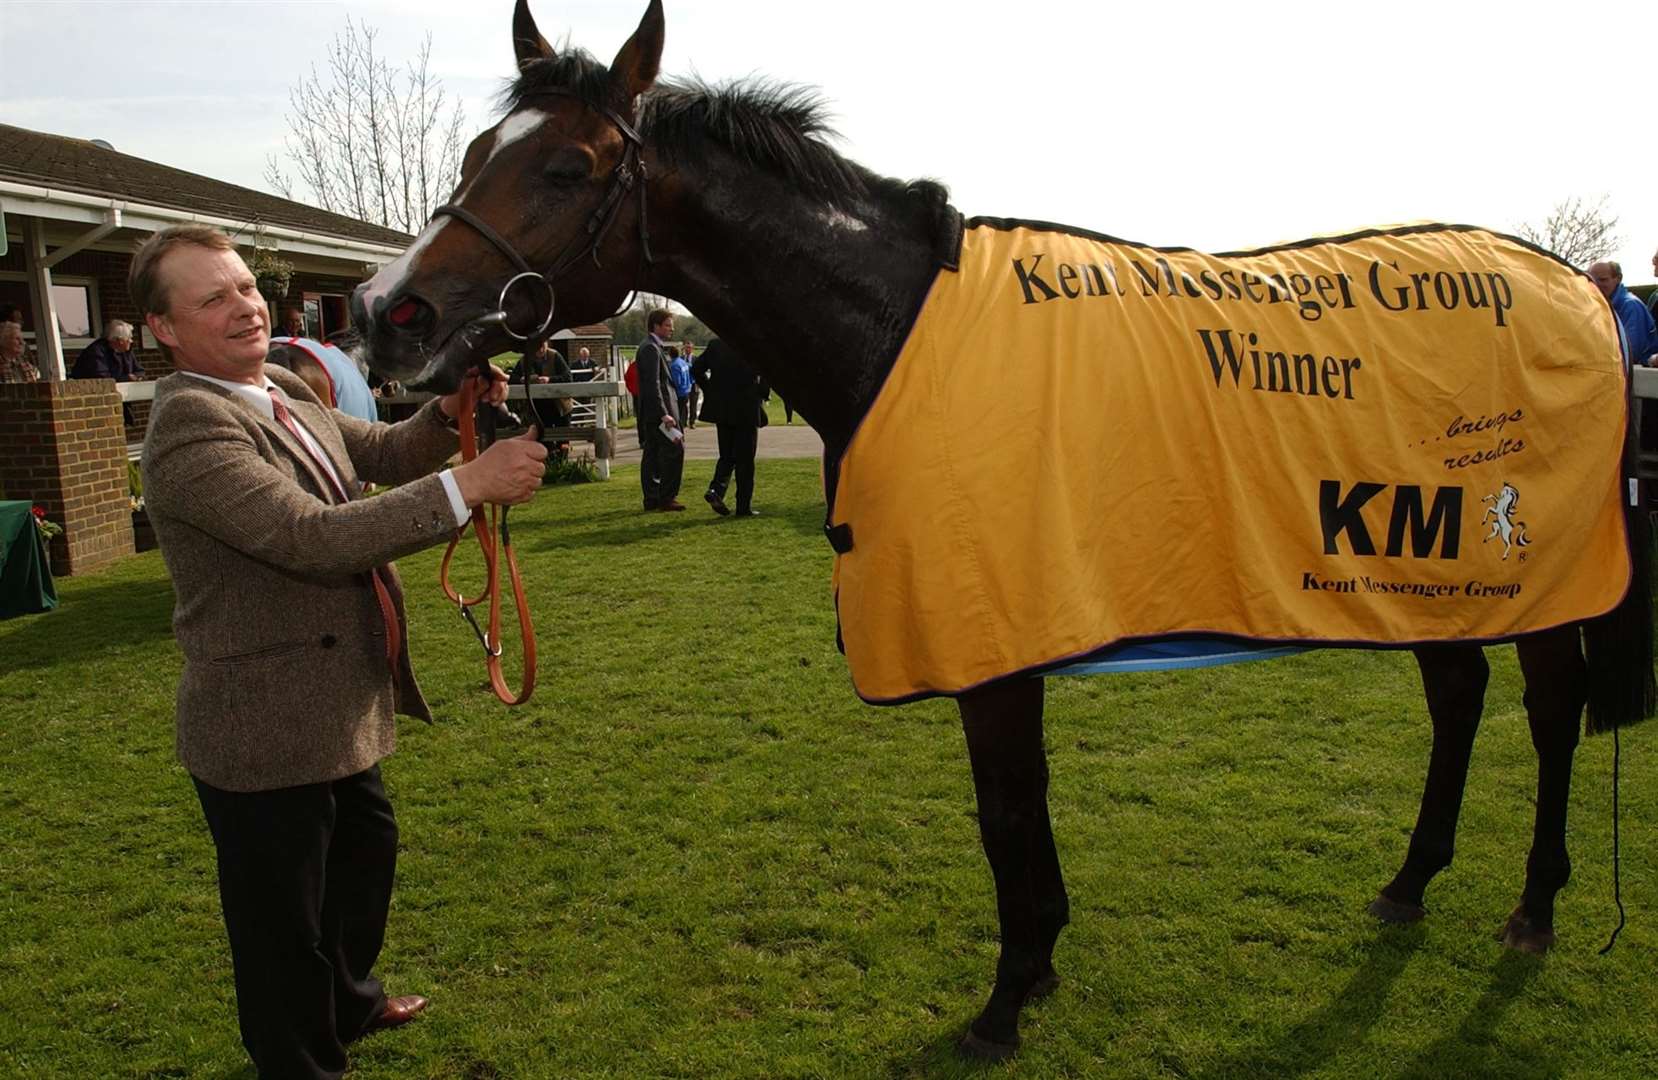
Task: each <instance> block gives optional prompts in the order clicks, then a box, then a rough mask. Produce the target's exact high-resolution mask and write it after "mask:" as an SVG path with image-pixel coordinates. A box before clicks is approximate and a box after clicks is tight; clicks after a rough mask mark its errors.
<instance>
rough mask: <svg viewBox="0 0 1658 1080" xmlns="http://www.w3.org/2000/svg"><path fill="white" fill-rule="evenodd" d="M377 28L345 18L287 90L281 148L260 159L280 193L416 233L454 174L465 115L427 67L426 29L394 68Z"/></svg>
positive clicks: (429, 43)
mask: <svg viewBox="0 0 1658 1080" xmlns="http://www.w3.org/2000/svg"><path fill="white" fill-rule="evenodd" d="M376 34H377V31H376V30H374V29H373V28H371V27H370V26H368V24H367V23H353V22H352V21H351V20H350V19H347V20H346V24H345V29H344V30H342V31H340V32H339V33H338V34H336V35H334V40H333V42H332V43H331V44H330V45H329V48H328V71H327V77H326V78H324V76H323V75H321V74H319V73H318V71H317V69H316V68H315V66H313V67H312V69H311V74H310V75H309V76H308V77H306V78H304V79H302V80H300V83H299V85H298V86H296V87H294V88H293V89H292V90H290V91H289V92H288V103H289V106H290V112H289V115H288V135H287V136H286V137H285V138H284V139H283V144H284V146H285V147H286V148H287V153H286V155H285V156H284V157H281V158H279V157H277V156H276V155H272V156H271V157H269V158H267V159H266V162H265V182H266V183H268V184H270V185H271V187H272V188H274V189H275V190H276V191H278V192H280V193H281V194H282V195H283V196H284V197H285V198H289V199H292V198H295V197H296V196H295V194H294V190H295V188H296V187H299V188H300V189H301V190H303V191H307V192H309V195H310V198H309V201H310V202H311V203H312V204H313V205H316V206H320V207H321V208H322V209H324V210H331V211H333V212H334V213H337V214H346V215H349V216H351V217H354V218H358V219H359V220H362V221H370V222H374V223H375V224H377V225H386V226H389V227H390V228H393V229H400V230H402V231H403V232H410V233H412V232H418V231H419V230H420V227H421V226H422V225H423V224H425V222H426V219H427V218H429V217H431V215H432V211H433V210H434V209H436V208H437V207H438V206H439V205H441V204H442V202H443V201H444V199H445V198H447V197H448V195H449V193H450V191H452V190H453V189H454V186H455V181H456V179H457V178H458V177H459V175H460V165H461V150H462V131H463V125H464V123H465V116H464V113H463V112H462V110H461V106H460V103H459V102H458V101H452V100H451V99H450V97H449V95H448V93H447V92H446V91H445V90H444V89H443V86H442V84H441V83H439V82H438V80H437V78H436V76H434V75H433V74H432V71H431V56H432V35H431V34H427V35H426V40H425V41H424V42H423V43H422V45H421V47H420V52H419V53H418V54H417V55H416V57H415V59H414V60H412V61H410V62H409V64H408V66H407V67H406V68H405V69H403V70H402V71H398V70H395V69H393V67H392V66H391V64H389V63H388V62H387V61H386V59H385V57H383V56H382V55H380V54H379V52H377V51H376V48H375V37H376Z"/></svg>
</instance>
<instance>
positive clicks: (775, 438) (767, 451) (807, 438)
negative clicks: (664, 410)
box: [612, 417, 823, 465]
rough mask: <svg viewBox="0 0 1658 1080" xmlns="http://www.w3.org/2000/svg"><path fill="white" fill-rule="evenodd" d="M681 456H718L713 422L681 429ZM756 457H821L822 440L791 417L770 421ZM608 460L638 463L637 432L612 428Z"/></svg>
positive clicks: (708, 458) (710, 459)
mask: <svg viewBox="0 0 1658 1080" xmlns="http://www.w3.org/2000/svg"><path fill="white" fill-rule="evenodd" d="M685 456H686V457H687V458H689V459H691V460H693V461H698V460H702V461H712V460H714V459H715V458H717V457H719V456H720V446H719V441H718V438H717V436H716V435H715V434H714V425H713V424H698V425H697V426H696V427H694V428H692V429H691V430H690V431H687V432H686V433H685ZM755 456H756V457H757V458H761V459H765V458H808V457H809V458H821V457H822V456H823V440H822V439H820V438H818V437H817V432H815V431H813V430H812V429H811V428H809V427H807V426H806V425H805V424H803V423H801V422H800V419H799V417H796V418H795V422H794V423H792V424H771V425H768V426H766V427H763V428H761V429H760V451H759V453H758V454H756V455H755ZM612 464H615V465H637V464H639V436H638V435H637V434H636V433H635V432H634V430H633V429H632V428H622V429H620V430H618V431H617V432H616V457H615V459H614V461H613V462H612Z"/></svg>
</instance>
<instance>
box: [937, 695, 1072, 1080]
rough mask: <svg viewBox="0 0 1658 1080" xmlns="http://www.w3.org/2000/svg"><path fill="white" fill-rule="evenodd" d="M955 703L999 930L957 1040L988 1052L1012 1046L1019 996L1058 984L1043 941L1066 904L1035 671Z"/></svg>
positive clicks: (1055, 933) (1064, 915)
mask: <svg viewBox="0 0 1658 1080" xmlns="http://www.w3.org/2000/svg"><path fill="white" fill-rule="evenodd" d="M958 704H959V706H960V708H961V723H962V730H963V732H964V733H965V734H966V736H967V752H968V757H969V759H970V760H971V762H972V766H973V790H974V793H975V795H976V796H977V798H978V807H979V838H980V840H981V841H982V842H983V844H984V852H985V855H986V857H987V858H988V859H989V860H990V872H991V876H992V877H993V878H994V879H995V882H996V914H997V919H998V922H999V923H1000V928H1001V937H1002V952H1001V957H1000V958H999V960H998V961H997V963H996V985H995V988H994V989H993V990H992V991H991V993H990V1000H989V1002H987V1003H986V1005H985V1007H984V1009H983V1011H981V1012H980V1013H979V1016H978V1018H977V1019H975V1020H974V1021H973V1023H972V1025H971V1026H970V1027H969V1028H968V1031H967V1034H966V1035H965V1036H963V1038H962V1042H961V1046H962V1049H963V1051H965V1052H966V1053H968V1054H970V1055H972V1056H974V1057H981V1058H990V1059H998V1058H1005V1057H1007V1056H1008V1055H1009V1054H1011V1053H1013V1052H1014V1050H1016V1049H1018V1046H1019V1010H1020V1009H1021V1008H1022V1007H1023V1006H1024V1004H1025V1002H1026V1001H1027V1000H1029V999H1030V998H1031V997H1033V996H1040V995H1042V994H1045V993H1048V992H1050V991H1052V990H1053V989H1054V988H1055V987H1056V986H1057V985H1058V983H1059V977H1058V975H1057V974H1055V972H1054V968H1053V948H1054V942H1055V941H1057V940H1058V938H1059V932H1060V930H1061V929H1062V928H1063V927H1064V926H1065V924H1066V923H1067V922H1068V921H1069V919H1070V904H1069V900H1068V899H1067V897H1066V895H1065V883H1064V880H1063V878H1062V876H1061V874H1060V869H1059V855H1058V853H1057V851H1056V850H1055V848H1054V842H1053V831H1052V827H1051V825H1050V821H1049V817H1048V759H1047V753H1046V751H1045V749H1044V748H1043V745H1042V680H1041V679H1019V680H1015V681H1011V682H1007V683H999V684H997V685H994V686H990V687H985V688H983V689H979V690H974V691H972V692H970V693H967V694H963V695H962V696H961V698H960V699H959V701H958Z"/></svg>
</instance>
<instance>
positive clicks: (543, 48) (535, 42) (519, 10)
mask: <svg viewBox="0 0 1658 1080" xmlns="http://www.w3.org/2000/svg"><path fill="white" fill-rule="evenodd" d="M512 49H513V52H515V53H517V54H518V70H519V71H523V70H524V68H525V67H527V66H528V65H530V64H532V63H534V62H535V61H537V60H546V59H548V58H550V57H551V56H552V55H553V47H552V46H551V45H549V44H547V39H546V38H544V37H542V36H541V31H540V30H537V29H536V28H535V16H534V15H531V14H530V0H518V6H517V7H516V8H514V9H513V12H512Z"/></svg>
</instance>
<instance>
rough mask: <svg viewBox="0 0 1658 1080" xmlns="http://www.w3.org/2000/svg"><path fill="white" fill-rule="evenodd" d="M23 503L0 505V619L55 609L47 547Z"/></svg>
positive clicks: (26, 506)
mask: <svg viewBox="0 0 1658 1080" xmlns="http://www.w3.org/2000/svg"><path fill="white" fill-rule="evenodd" d="M29 511H30V507H29V504H28V503H26V502H0V619H9V618H11V617H12V616H13V615H32V614H33V613H35V612H37V611H51V610H52V609H53V608H55V607H57V606H58V590H57V586H56V585H53V584H52V567H51V566H50V564H48V563H47V561H46V544H45V543H44V542H43V541H42V540H41V539H40V530H38V529H37V528H35V519H34V515H33V514H31V513H30V512H29Z"/></svg>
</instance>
